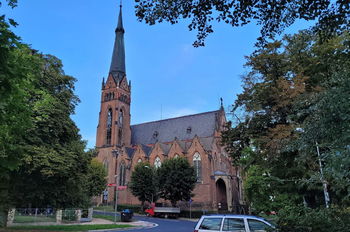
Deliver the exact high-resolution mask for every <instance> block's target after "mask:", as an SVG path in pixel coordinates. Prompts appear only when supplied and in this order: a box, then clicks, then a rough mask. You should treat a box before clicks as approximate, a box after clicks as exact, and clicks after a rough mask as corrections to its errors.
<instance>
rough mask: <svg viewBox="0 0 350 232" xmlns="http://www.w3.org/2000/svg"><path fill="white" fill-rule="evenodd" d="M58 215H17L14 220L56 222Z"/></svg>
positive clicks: (21, 221) (16, 221) (18, 221)
mask: <svg viewBox="0 0 350 232" xmlns="http://www.w3.org/2000/svg"><path fill="white" fill-rule="evenodd" d="M55 221H56V217H55V216H53V217H40V216H38V217H35V216H19V215H16V216H15V219H14V221H13V222H15V223H30V222H55Z"/></svg>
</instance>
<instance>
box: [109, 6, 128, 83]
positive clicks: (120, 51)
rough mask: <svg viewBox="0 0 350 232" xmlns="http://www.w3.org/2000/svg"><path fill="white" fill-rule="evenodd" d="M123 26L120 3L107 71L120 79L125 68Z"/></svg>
mask: <svg viewBox="0 0 350 232" xmlns="http://www.w3.org/2000/svg"><path fill="white" fill-rule="evenodd" d="M124 32H125V31H124V27H123V18H122V5H120V11H119V17H118V24H117V28H116V29H115V41H114V48H113V54H112V62H111V67H110V69H109V73H110V74H112V75H113V77H114V79H115V80H116V81H117V80H118V81H120V80H121V79H122V78H123V77H124V76H125V73H126V70H125V47H124Z"/></svg>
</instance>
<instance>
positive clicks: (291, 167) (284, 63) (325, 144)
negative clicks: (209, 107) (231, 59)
mask: <svg viewBox="0 0 350 232" xmlns="http://www.w3.org/2000/svg"><path fill="white" fill-rule="evenodd" d="M349 41H350V39H349V34H348V33H347V32H344V33H343V34H341V35H339V36H335V37H332V38H330V39H329V40H328V41H320V40H319V37H318V36H317V34H314V33H313V32H312V31H302V32H300V33H298V34H296V35H292V36H285V37H284V39H283V40H282V41H275V42H272V43H269V44H266V45H265V46H264V47H262V48H260V49H258V50H257V51H256V52H254V53H253V54H252V55H251V56H249V57H248V58H247V59H248V62H247V67H249V68H250V69H251V71H250V72H249V73H248V74H247V75H246V76H244V78H243V89H244V90H243V93H241V94H239V95H238V98H237V100H236V102H235V105H234V114H235V115H236V116H237V118H238V119H239V120H238V121H237V126H235V127H232V124H228V126H227V130H226V131H225V132H224V133H223V142H224V143H225V144H226V145H227V150H228V152H229V153H230V154H231V156H232V158H233V160H234V162H235V163H236V164H240V165H242V166H243V168H244V169H245V173H246V175H247V177H246V182H245V186H246V188H245V191H246V193H247V194H248V199H249V200H250V202H251V204H252V206H259V207H257V210H264V209H263V208H264V206H269V208H271V210H275V209H278V208H281V207H283V205H297V204H302V203H303V202H306V203H307V204H308V205H309V206H312V207H318V206H320V205H322V204H324V202H323V191H322V183H321V181H320V175H319V171H320V167H319V163H318V156H317V152H316V142H317V143H318V145H319V147H320V149H321V153H322V154H323V155H326V156H323V160H322V164H323V165H324V167H325V170H326V172H328V174H329V176H328V177H327V180H329V181H330V182H329V183H330V184H331V187H330V189H331V190H332V195H333V196H334V198H335V199H344V200H345V199H348V198H347V197H348V196H349V185H348V184H345V185H343V184H344V181H346V180H348V178H349V175H348V173H347V172H342V171H340V170H341V169H342V168H341V165H345V166H342V167H343V168H345V169H343V170H347V169H346V168H348V167H349V166H348V165H349V162H348V159H346V154H348V151H347V147H348V145H349V143H350V141H349V139H348V138H349V137H348V133H347V132H346V131H347V128H348V125H349V121H348V116H347V115H348V113H349V112H348V107H346V106H347V104H348V103H347V102H346V99H347V98H348V90H347V89H344V88H346V86H347V85H348V83H349V71H348V67H350V63H349V55H350V54H349V51H350V50H349V44H350V43H349ZM343 86H344V88H343ZM331 170H332V172H333V174H332V175H330V174H331ZM336 170H338V171H337V172H335V171H336ZM262 176H264V177H262ZM254 177H256V178H254ZM259 178H260V180H259ZM266 187H267V189H266ZM259 189H260V190H262V191H264V192H270V193H271V195H270V199H267V198H266V199H263V198H262V197H261V196H260V195H259V194H256V191H258V190H259ZM286 196H288V199H287V200H288V201H286ZM278 202H279V204H277V203H278ZM335 202H336V201H334V203H335ZM345 202H347V200H345V201H342V203H343V205H344V203H345Z"/></svg>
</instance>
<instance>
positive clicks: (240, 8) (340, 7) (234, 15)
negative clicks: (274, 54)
mask: <svg viewBox="0 0 350 232" xmlns="http://www.w3.org/2000/svg"><path fill="white" fill-rule="evenodd" d="M135 2H136V16H137V17H138V19H139V20H140V21H142V20H144V21H145V22H146V23H147V24H150V25H153V24H155V23H160V22H163V21H167V22H170V23H171V24H175V23H178V21H179V20H180V19H191V22H190V24H189V25H188V28H189V30H197V31H198V33H197V40H196V41H195V43H194V46H203V45H204V40H205V38H206V37H207V36H208V34H209V33H212V32H213V31H214V30H213V21H217V22H224V23H226V24H229V25H231V26H232V27H239V26H243V25H246V24H248V23H251V22H253V23H257V24H259V25H261V26H262V28H261V38H265V37H272V36H274V35H275V34H276V33H281V32H282V31H283V30H284V29H285V28H286V27H288V26H290V25H292V24H293V23H294V22H295V21H296V20H297V19H303V20H307V21H311V20H315V21H316V22H317V27H316V29H317V30H318V31H322V33H323V34H332V33H334V32H337V31H339V30H341V29H344V28H349V25H350V23H349V15H350V3H349V1H346V0H338V1H330V0H321V1H301V0H297V1H296V0H284V1H280V0H275V1H242V0H232V1H224V0H206V1H194V0H186V1H183V0H170V1H169V0H167V1H164V0H157V1H148V0H135Z"/></svg>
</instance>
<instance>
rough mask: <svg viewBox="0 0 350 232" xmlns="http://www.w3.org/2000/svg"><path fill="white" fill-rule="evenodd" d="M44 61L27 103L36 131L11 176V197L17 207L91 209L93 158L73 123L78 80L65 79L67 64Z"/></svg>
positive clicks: (30, 132)
mask: <svg viewBox="0 0 350 232" xmlns="http://www.w3.org/2000/svg"><path fill="white" fill-rule="evenodd" d="M34 55H35V56H36V57H38V58H40V69H39V70H40V75H38V76H36V79H35V81H34V87H35V88H34V90H33V91H31V92H30V94H31V99H30V101H29V102H28V103H27V104H28V105H29V107H30V108H31V109H32V111H33V112H32V123H33V125H32V127H31V128H30V129H29V130H27V131H26V133H27V135H30V136H26V138H25V140H24V146H23V149H24V151H25V155H24V157H23V158H22V163H21V165H20V167H19V170H18V171H17V172H14V173H13V174H12V176H11V182H12V184H11V186H12V189H11V197H12V199H13V202H15V204H16V206H18V207H20V206H22V207H23V206H26V205H30V204H31V205H33V206H36V207H45V206H47V205H50V206H52V207H63V208H66V207H74V206H75V207H78V206H86V205H87V204H89V196H88V194H86V188H85V182H86V176H87V175H88V172H89V164H90V160H91V157H90V156H89V155H87V154H86V153H85V152H84V148H85V142H83V141H82V140H81V137H80V135H79V130H78V128H77V127H76V125H75V123H74V122H73V120H72V119H71V117H70V115H71V114H72V113H74V108H75V105H76V104H77V102H78V98H77V97H76V96H75V95H74V93H73V91H74V82H75V79H74V78H73V77H71V76H67V75H65V74H64V72H63V69H62V63H61V61H60V60H59V59H57V58H56V57H54V56H51V55H41V54H34Z"/></svg>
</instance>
